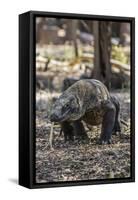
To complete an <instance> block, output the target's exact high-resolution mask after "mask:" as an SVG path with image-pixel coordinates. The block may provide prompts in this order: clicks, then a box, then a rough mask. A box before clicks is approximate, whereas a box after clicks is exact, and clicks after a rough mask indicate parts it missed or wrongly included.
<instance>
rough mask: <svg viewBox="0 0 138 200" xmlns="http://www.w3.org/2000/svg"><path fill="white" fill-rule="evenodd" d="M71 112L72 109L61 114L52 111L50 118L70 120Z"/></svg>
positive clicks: (61, 120)
mask: <svg viewBox="0 0 138 200" xmlns="http://www.w3.org/2000/svg"><path fill="white" fill-rule="evenodd" d="M70 113H71V110H70V109H68V110H66V111H65V112H64V113H63V114H62V115H61V116H60V115H58V114H56V113H52V114H51V116H50V120H51V122H63V121H66V120H68V118H69V114H70Z"/></svg>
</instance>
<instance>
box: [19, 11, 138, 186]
mask: <svg viewBox="0 0 138 200" xmlns="http://www.w3.org/2000/svg"><path fill="white" fill-rule="evenodd" d="M36 17H51V18H52V17H53V18H66V19H85V20H99V21H116V22H122V21H123V22H129V23H130V24H131V131H132V133H131V134H132V137H131V177H129V178H114V179H100V180H98V179H97V180H82V181H65V182H52V183H36V182H35V174H36V173H35V172H36V171H35V139H36V138H35V133H36V130H35V128H36V126H35V117H36V116H35V105H36V102H35V95H36V91H35V85H36V84H35V83H36V80H35V79H36V71H35V52H36V40H35V38H36V37H35V33H36V31H35V30H36V29H35V28H36V24H35V19H36ZM24 79H25V82H24ZM128 182H135V18H134V17H118V16H104V15H89V14H74V13H58V12H41V11H28V12H26V13H23V14H21V15H19V184H20V185H22V186H25V187H27V188H49V187H61V186H62V187H63V186H80V185H97V184H111V183H128Z"/></svg>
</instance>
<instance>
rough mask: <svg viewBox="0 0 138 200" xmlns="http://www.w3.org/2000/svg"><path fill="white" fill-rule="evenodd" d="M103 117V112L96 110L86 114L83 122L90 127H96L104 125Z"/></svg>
mask: <svg viewBox="0 0 138 200" xmlns="http://www.w3.org/2000/svg"><path fill="white" fill-rule="evenodd" d="M103 115H104V111H103V110H101V109H97V108H95V109H94V110H93V111H90V112H87V113H85V115H84V116H83V118H82V120H84V121H85V122H86V123H88V124H90V125H93V126H96V125H99V124H102V120H103Z"/></svg>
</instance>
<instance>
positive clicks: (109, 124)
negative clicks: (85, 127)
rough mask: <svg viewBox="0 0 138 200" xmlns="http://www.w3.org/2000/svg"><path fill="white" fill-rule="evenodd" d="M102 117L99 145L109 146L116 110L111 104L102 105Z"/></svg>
mask: <svg viewBox="0 0 138 200" xmlns="http://www.w3.org/2000/svg"><path fill="white" fill-rule="evenodd" d="M104 109H105V112H104V116H103V121H102V129H101V138H100V144H110V143H111V137H112V131H113V128H114V125H115V116H116V109H115V106H114V104H113V103H111V102H108V103H107V104H106V105H104Z"/></svg>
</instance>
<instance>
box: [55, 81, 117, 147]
mask: <svg viewBox="0 0 138 200" xmlns="http://www.w3.org/2000/svg"><path fill="white" fill-rule="evenodd" d="M118 108H119V105H118V101H117V100H116V99H115V98H114V97H111V96H110V94H109V92H108V90H107V88H106V87H105V85H104V84H102V83H101V82H100V81H98V80H95V79H84V80H80V81H77V82H76V83H74V84H73V85H71V86H70V87H69V88H68V89H67V90H65V91H64V92H63V93H62V95H61V96H60V97H59V98H58V99H57V100H56V102H55V103H54V105H53V108H52V111H51V121H55V122H59V123H61V124H62V125H63V129H66V131H65V132H66V133H68V134H69V132H68V131H67V128H65V127H64V124H66V125H67V124H72V127H77V128H78V129H79V127H81V128H80V130H81V132H82V131H83V127H82V126H83V124H82V122H81V121H85V122H86V123H87V124H90V125H92V126H93V125H99V124H102V129H101V137H100V143H101V144H105V143H111V136H112V132H113V130H114V131H117V129H119V127H120V121H119V109H118ZM65 122H66V123H65ZM70 130H71V129H70ZM74 130H75V128H74ZM78 131H79V130H78ZM71 134H73V133H71ZM83 135H85V134H84V131H83ZM85 136H86V138H87V135H85Z"/></svg>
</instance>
